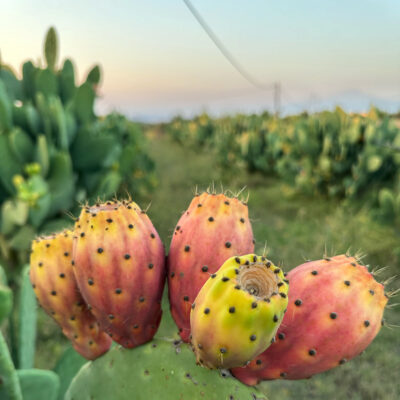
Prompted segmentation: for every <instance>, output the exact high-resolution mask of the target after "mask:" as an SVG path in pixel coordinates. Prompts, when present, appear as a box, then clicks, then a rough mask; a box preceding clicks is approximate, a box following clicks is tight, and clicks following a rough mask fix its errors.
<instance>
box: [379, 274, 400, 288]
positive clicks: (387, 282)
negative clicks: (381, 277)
mask: <svg viewBox="0 0 400 400" xmlns="http://www.w3.org/2000/svg"><path fill="white" fill-rule="evenodd" d="M398 276H400V275H393V276H391V277H390V278H388V279H386V281H384V282H382V285H383V286H386V285H389V283H391V282H393V281H394V280H395V279H396V278H397V277H398Z"/></svg>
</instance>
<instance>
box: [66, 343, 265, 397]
mask: <svg viewBox="0 0 400 400" xmlns="http://www.w3.org/2000/svg"><path fill="white" fill-rule="evenodd" d="M86 399H91V400H148V399H154V400H156V399H163V400H177V399H179V400H189V399H190V400H192V399H207V400H214V399H215V400H246V399H249V400H254V399H259V400H266V397H265V396H264V395H262V394H261V393H260V392H259V391H257V390H256V389H254V388H250V387H248V386H245V385H243V384H241V383H240V382H238V381H237V380H235V379H233V378H232V377H230V376H229V374H228V372H226V373H225V372H219V371H218V372H217V371H209V370H207V369H205V368H202V367H199V366H196V363H195V359H194V356H193V353H192V351H191V350H190V348H189V346H188V345H186V344H183V343H180V342H176V341H175V342H174V341H166V340H153V341H152V342H150V343H147V344H145V345H143V346H140V347H138V348H136V349H134V350H128V349H123V348H121V347H115V348H113V349H112V350H110V351H109V352H108V353H106V354H105V355H104V356H102V357H100V358H99V359H97V360H95V361H93V362H89V363H87V364H85V365H84V366H83V367H82V369H81V370H80V372H79V373H78V375H77V376H76V377H75V378H74V380H73V381H72V383H71V386H70V387H69V389H68V391H67V393H66V396H65V400H86Z"/></svg>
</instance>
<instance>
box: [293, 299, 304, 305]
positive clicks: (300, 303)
mask: <svg viewBox="0 0 400 400" xmlns="http://www.w3.org/2000/svg"><path fill="white" fill-rule="evenodd" d="M294 304H295V305H296V306H297V307H299V306H301V305H302V304H303V302H302V301H301V300H300V299H297V300H296V301H295V302H294Z"/></svg>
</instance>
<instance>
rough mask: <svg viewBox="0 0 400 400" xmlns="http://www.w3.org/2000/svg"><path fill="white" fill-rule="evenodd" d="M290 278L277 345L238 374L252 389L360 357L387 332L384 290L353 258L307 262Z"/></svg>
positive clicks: (238, 370)
mask: <svg viewBox="0 0 400 400" xmlns="http://www.w3.org/2000/svg"><path fill="white" fill-rule="evenodd" d="M288 279H289V282H290V294H289V306H288V310H287V313H286V314H285V317H284V319H283V322H282V324H281V326H280V328H279V330H278V335H277V340H276V342H275V343H274V344H273V345H271V346H270V347H269V348H268V349H267V350H266V351H265V352H264V353H262V354H261V355H260V356H258V357H256V358H255V359H254V360H253V361H252V362H251V363H250V364H249V365H248V366H247V367H245V368H235V369H233V370H232V372H233V374H234V375H235V376H236V377H237V378H238V379H240V380H241V381H242V382H244V383H246V384H247V385H255V384H257V383H258V382H259V381H261V380H269V379H279V378H285V379H304V378H309V377H311V376H312V375H314V374H317V373H320V372H323V371H326V370H329V369H331V368H334V367H336V366H338V365H341V364H343V363H345V362H346V361H348V360H350V359H352V358H353V357H355V356H357V355H358V354H360V353H361V352H362V351H363V350H364V349H365V348H366V347H367V346H368V345H369V344H370V343H371V342H372V340H373V339H374V338H375V336H376V335H377V334H378V332H379V330H380V328H381V321H382V316H383V311H384V308H385V305H386V303H387V298H386V296H385V294H384V287H383V285H382V284H380V283H378V282H376V281H375V279H374V278H373V276H372V275H371V274H370V273H369V272H368V269H367V268H366V267H364V266H362V265H359V264H358V263H357V261H356V260H355V259H354V258H353V257H347V256H345V255H340V256H336V257H332V258H326V259H323V260H318V261H311V262H307V263H305V264H302V265H300V266H298V267H296V268H294V269H293V270H292V271H290V272H289V274H288Z"/></svg>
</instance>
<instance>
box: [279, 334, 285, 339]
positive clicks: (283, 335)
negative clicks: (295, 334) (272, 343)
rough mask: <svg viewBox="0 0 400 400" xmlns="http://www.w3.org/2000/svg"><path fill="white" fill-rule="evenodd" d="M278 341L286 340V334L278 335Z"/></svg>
mask: <svg viewBox="0 0 400 400" xmlns="http://www.w3.org/2000/svg"><path fill="white" fill-rule="evenodd" d="M278 339H280V340H283V339H285V334H284V333H282V332H280V333H278Z"/></svg>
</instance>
